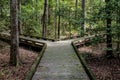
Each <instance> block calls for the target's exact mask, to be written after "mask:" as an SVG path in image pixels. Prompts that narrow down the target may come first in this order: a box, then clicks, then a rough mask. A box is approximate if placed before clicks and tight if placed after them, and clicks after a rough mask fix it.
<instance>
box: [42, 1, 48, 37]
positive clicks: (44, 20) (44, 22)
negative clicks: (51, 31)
mask: <svg viewBox="0 0 120 80" xmlns="http://www.w3.org/2000/svg"><path fill="white" fill-rule="evenodd" d="M47 8H48V0H45V2H44V13H43V17H42V20H43V32H42V36H43V38H46V36H47Z"/></svg>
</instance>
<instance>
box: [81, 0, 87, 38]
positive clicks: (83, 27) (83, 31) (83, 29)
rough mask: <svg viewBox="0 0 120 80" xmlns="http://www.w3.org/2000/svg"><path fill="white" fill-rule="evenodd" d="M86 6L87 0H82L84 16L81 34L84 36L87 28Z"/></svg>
mask: <svg viewBox="0 0 120 80" xmlns="http://www.w3.org/2000/svg"><path fill="white" fill-rule="evenodd" d="M85 7H86V0H82V12H83V15H82V16H83V17H82V27H81V36H84V34H85V30H86V27H85V23H86V21H85V18H86V10H85Z"/></svg>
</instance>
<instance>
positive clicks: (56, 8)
mask: <svg viewBox="0 0 120 80" xmlns="http://www.w3.org/2000/svg"><path fill="white" fill-rule="evenodd" d="M57 11H58V0H56V6H55V39H56V38H57V14H56V13H57Z"/></svg>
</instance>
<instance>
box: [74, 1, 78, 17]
mask: <svg viewBox="0 0 120 80" xmlns="http://www.w3.org/2000/svg"><path fill="white" fill-rule="evenodd" d="M77 10H78V0H76V2H75V19H76V18H77Z"/></svg>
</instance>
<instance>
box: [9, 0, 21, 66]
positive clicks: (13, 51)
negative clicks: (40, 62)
mask: <svg viewBox="0 0 120 80" xmlns="http://www.w3.org/2000/svg"><path fill="white" fill-rule="evenodd" d="M10 16H11V46H10V62H9V63H10V65H11V66H16V65H17V55H18V54H19V33H18V2H17V0H10Z"/></svg>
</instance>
